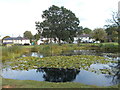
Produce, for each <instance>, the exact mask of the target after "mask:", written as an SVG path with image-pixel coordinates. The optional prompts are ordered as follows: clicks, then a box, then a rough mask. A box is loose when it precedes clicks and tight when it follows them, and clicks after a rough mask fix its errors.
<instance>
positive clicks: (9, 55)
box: [2, 46, 29, 61]
mask: <svg viewBox="0 0 120 90" xmlns="http://www.w3.org/2000/svg"><path fill="white" fill-rule="evenodd" d="M26 52H29V49H26V48H23V47H22V46H11V47H2V61H5V60H8V59H13V58H16V57H19V56H20V55H22V54H23V53H26Z"/></svg>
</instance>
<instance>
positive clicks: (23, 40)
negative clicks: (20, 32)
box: [3, 36, 31, 45]
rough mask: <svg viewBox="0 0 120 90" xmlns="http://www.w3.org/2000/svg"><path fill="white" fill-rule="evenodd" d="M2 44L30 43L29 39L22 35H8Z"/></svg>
mask: <svg viewBox="0 0 120 90" xmlns="http://www.w3.org/2000/svg"><path fill="white" fill-rule="evenodd" d="M3 44H21V45H25V44H27V45H31V43H30V40H29V39H26V38H22V37H20V36H19V37H9V38H5V39H4V40H3Z"/></svg>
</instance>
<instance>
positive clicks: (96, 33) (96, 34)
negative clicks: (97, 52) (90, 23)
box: [92, 28, 107, 42]
mask: <svg viewBox="0 0 120 90" xmlns="http://www.w3.org/2000/svg"><path fill="white" fill-rule="evenodd" d="M92 37H93V38H95V39H96V40H98V41H101V42H104V41H105V40H106V39H107V33H106V31H105V30H104V29H102V28H97V29H95V30H93V32H92Z"/></svg>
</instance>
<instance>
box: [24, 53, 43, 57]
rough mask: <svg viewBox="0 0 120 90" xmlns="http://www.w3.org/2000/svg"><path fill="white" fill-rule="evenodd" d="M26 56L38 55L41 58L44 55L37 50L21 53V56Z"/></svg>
mask: <svg viewBox="0 0 120 90" xmlns="http://www.w3.org/2000/svg"><path fill="white" fill-rule="evenodd" d="M27 56H34V57H40V58H43V57H44V55H43V54H40V53H38V52H31V53H28V54H24V55H22V57H27Z"/></svg>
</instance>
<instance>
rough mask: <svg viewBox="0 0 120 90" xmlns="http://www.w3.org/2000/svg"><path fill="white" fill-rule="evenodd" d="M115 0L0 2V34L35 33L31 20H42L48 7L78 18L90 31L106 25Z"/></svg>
mask: <svg viewBox="0 0 120 90" xmlns="http://www.w3.org/2000/svg"><path fill="white" fill-rule="evenodd" d="M118 1H119V0H89V1H88V0H74V1H73V0H0V25H1V26H0V35H12V34H13V35H14V36H18V35H21V36H22V34H23V33H24V32H25V31H26V30H30V31H32V33H33V34H35V33H36V30H35V21H42V18H41V14H42V11H44V10H46V9H48V8H49V7H50V6H51V5H57V6H64V7H65V8H67V9H70V10H71V11H72V12H73V13H75V14H76V16H77V17H78V18H79V19H80V22H81V23H80V25H81V26H84V27H88V28H91V29H94V28H96V27H102V26H103V25H105V24H106V22H105V21H106V19H109V18H111V12H112V11H115V10H117V8H118V6H117V5H118Z"/></svg>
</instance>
